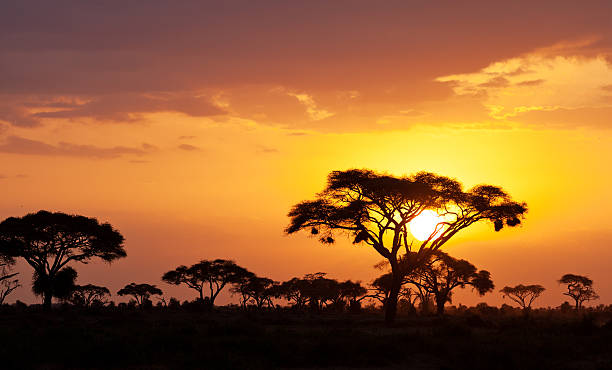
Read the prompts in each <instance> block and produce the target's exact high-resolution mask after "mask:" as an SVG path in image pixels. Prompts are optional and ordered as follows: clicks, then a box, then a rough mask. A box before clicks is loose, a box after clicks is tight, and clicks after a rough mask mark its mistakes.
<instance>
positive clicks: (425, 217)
mask: <svg viewBox="0 0 612 370" xmlns="http://www.w3.org/2000/svg"><path fill="white" fill-rule="evenodd" d="M440 221H441V219H440V217H439V216H438V215H437V214H436V213H435V212H434V211H430V210H428V209H426V210H425V211H423V212H421V214H420V215H418V216H417V217H415V218H414V219H413V220H412V221H410V223H409V225H410V232H411V233H412V235H414V237H415V238H416V239H418V240H420V241H424V240H427V239H428V238H429V237H430V236H431V233H433V232H434V230H435V228H436V225H437V224H438V223H439V222H440ZM438 234H439V232H438Z"/></svg>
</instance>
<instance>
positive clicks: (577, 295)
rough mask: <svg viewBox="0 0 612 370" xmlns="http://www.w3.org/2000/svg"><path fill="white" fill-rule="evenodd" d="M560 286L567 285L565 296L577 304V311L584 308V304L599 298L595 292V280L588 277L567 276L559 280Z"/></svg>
mask: <svg viewBox="0 0 612 370" xmlns="http://www.w3.org/2000/svg"><path fill="white" fill-rule="evenodd" d="M559 284H565V285H567V292H565V293H563V294H564V295H566V296H569V297H571V298H572V299H573V300H574V301H575V302H576V306H575V307H576V309H577V310H578V309H579V308H580V307H582V303H584V302H586V301H591V300H594V299H598V298H599V296H598V295H597V293H595V291H594V290H593V280H591V279H589V278H588V277H586V276H581V275H574V274H565V275H563V276H562V277H561V279H560V280H559Z"/></svg>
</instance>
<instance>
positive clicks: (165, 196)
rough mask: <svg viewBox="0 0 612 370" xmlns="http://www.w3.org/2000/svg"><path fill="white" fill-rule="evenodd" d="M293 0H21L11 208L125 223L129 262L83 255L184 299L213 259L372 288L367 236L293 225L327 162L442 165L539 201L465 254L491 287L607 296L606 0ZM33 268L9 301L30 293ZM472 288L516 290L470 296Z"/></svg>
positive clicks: (115, 278) (10, 67)
mask: <svg viewBox="0 0 612 370" xmlns="http://www.w3.org/2000/svg"><path fill="white" fill-rule="evenodd" d="M298 4H300V3H298V2H295V3H293V2H292V3H291V5H289V3H281V2H272V1H262V2H257V5H255V4H253V2H249V1H235V2H224V3H223V5H219V4H217V5H215V4H212V3H211V4H208V3H206V2H200V1H198V2H195V1H194V2H190V1H185V2H181V4H174V3H170V2H163V1H148V2H146V5H143V4H141V5H139V6H137V5H133V4H131V3H130V5H125V4H124V3H123V2H112V1H109V2H104V5H103V6H102V5H100V6H97V5H95V3H93V2H91V3H90V2H87V3H83V2H77V1H59V2H53V4H51V3H50V2H44V1H15V2H9V4H8V5H7V6H6V10H7V11H3V12H2V14H0V35H1V36H0V81H2V83H0V97H2V99H0V164H1V166H0V189H2V192H3V194H4V196H3V197H2V198H0V217H1V218H2V219H4V218H6V217H9V216H20V215H24V214H25V213H28V212H32V211H36V210H39V209H48V210H56V211H64V212H72V213H79V214H83V215H88V216H96V217H98V218H100V219H101V220H104V221H108V222H110V223H112V224H113V225H114V226H115V227H117V228H118V229H119V230H120V231H121V232H122V233H123V234H124V235H125V237H126V239H127V241H126V249H127V252H128V258H126V259H124V260H121V261H118V262H116V263H114V264H113V265H111V266H107V265H104V264H102V263H92V264H89V265H75V266H74V267H76V269H77V271H78V272H79V282H80V283H89V282H91V283H95V284H99V285H106V286H108V287H109V288H111V291H113V292H116V290H118V289H119V288H120V287H122V286H123V285H125V284H127V283H129V282H132V281H135V282H148V283H157V284H158V285H159V286H160V287H161V288H162V289H163V290H164V291H165V292H166V293H167V295H168V296H177V297H181V298H191V297H192V296H194V294H193V293H192V292H191V291H189V290H188V289H186V288H181V287H170V286H168V285H166V284H163V283H162V282H161V281H160V277H161V275H162V274H163V273H164V272H165V271H167V270H169V269H171V268H174V267H176V266H177V265H179V264H191V263H195V262H197V261H198V260H199V259H202V258H230V259H234V260H236V262H238V263H239V264H241V265H243V266H245V267H247V268H249V269H251V270H253V271H254V272H256V273H258V274H261V275H265V276H268V277H270V278H273V279H275V280H284V279H288V278H291V277H293V276H301V275H303V274H306V273H311V272H317V271H324V272H327V273H328V274H329V275H330V276H331V277H335V278H339V279H347V278H351V279H358V280H362V281H365V282H368V281H370V280H371V279H372V278H373V277H375V276H376V274H377V273H379V271H377V270H375V269H373V268H372V265H373V264H374V263H376V262H378V261H379V260H380V259H381V258H380V257H379V256H378V255H377V254H376V253H375V252H374V251H373V250H370V249H368V248H367V247H355V246H353V245H351V244H350V243H349V242H348V241H341V242H340V243H337V244H336V245H334V246H321V245H319V244H318V243H317V241H316V239H312V238H309V237H307V236H306V235H297V236H291V237H288V236H284V235H283V228H284V227H285V226H286V224H287V222H288V219H287V217H286V214H287V212H288V210H289V208H290V207H291V205H293V204H294V203H297V202H299V201H301V200H305V199H309V198H312V197H313V196H314V194H315V193H316V192H317V191H320V190H321V189H322V187H323V186H324V182H325V177H326V175H327V174H328V173H329V172H330V171H332V170H342V169H348V168H353V167H356V168H371V169H374V170H378V171H387V172H390V173H393V174H397V175H401V174H410V173H413V172H416V171H420V170H427V171H432V172H437V173H440V174H442V175H447V176H453V177H456V178H457V179H459V180H460V181H462V182H463V183H464V184H465V185H466V186H472V185H475V184H479V183H485V182H486V183H491V184H495V185H501V186H503V187H504V188H505V189H507V190H508V191H509V192H510V193H511V194H512V195H513V197H514V198H515V199H517V200H524V201H526V202H527V203H528V205H529V213H528V215H527V219H526V221H525V222H524V225H523V226H522V227H520V228H514V229H508V230H503V231H502V232H500V233H494V232H493V231H492V230H491V228H490V227H486V226H484V225H483V226H477V227H475V229H474V230H468V231H465V232H464V233H463V234H462V235H459V237H458V238H457V239H456V240H453V241H451V242H450V243H449V244H448V245H447V248H446V250H447V251H448V252H449V253H450V254H451V255H453V256H456V257H462V258H466V259H468V260H470V261H472V262H473V263H474V264H476V266H477V267H479V268H482V269H487V270H489V271H490V272H491V273H492V277H493V280H494V281H495V284H496V286H497V287H498V288H502V287H503V286H504V285H515V284H518V283H538V284H542V285H544V286H545V287H547V288H548V290H547V291H546V292H545V293H544V295H543V296H542V297H541V299H540V300H539V301H538V303H539V304H541V305H551V306H557V305H559V304H560V303H562V302H563V301H564V298H565V297H564V296H562V295H561V292H562V288H561V287H560V286H559V285H558V284H556V282H555V280H556V279H558V278H559V277H560V276H561V275H562V274H564V273H576V274H586V275H588V276H590V277H591V278H593V280H594V281H595V289H596V290H597V291H598V293H599V295H600V296H601V299H600V301H598V302H596V303H605V304H610V303H612V284H610V282H611V281H612V274H611V273H610V272H609V267H608V262H609V261H610V260H612V251H611V250H610V248H609V247H610V246H611V245H612V223H611V222H610V218H609V209H611V208H612V197H610V195H609V187H610V183H611V182H612V172H610V170H609V163H610V160H611V159H612V131H611V130H610V129H611V128H612V122H610V117H612V64H611V60H612V59H611V56H612V42H611V41H612V36H611V32H612V8H611V5H610V3H609V2H607V1H601V2H598V1H590V2H587V3H586V4H577V3H575V2H564V1H555V2H538V3H535V4H534V3H533V2H521V1H517V2H513V3H512V4H511V5H509V4H504V5H502V4H501V3H500V4H491V2H484V1H474V2H470V3H469V5H465V4H457V2H439V3H438V4H434V3H422V2H406V1H390V2H387V3H385V4H384V5H380V4H375V3H374V2H370V1H350V2H349V1H337V2H328V1H309V2H304V3H302V4H301V5H298ZM459 5H460V6H459ZM3 7H4V6H3ZM18 270H19V271H20V272H21V273H22V274H21V277H22V281H23V285H24V287H22V288H20V289H19V290H18V291H17V292H16V293H14V294H13V295H11V296H10V297H9V301H14V300H15V299H22V300H25V301H28V302H34V300H35V298H34V297H33V296H32V294H31V293H30V291H29V283H30V275H31V271H30V269H29V268H27V267H24V266H19V268H18ZM114 299H117V297H114ZM228 299H229V298H228V297H226V301H227V300H228ZM479 301H486V302H487V303H489V304H497V305H498V304H501V303H502V302H503V300H502V298H501V295H500V294H499V293H489V294H487V295H486V296H485V297H484V298H479V297H477V296H476V295H475V294H474V293H471V292H469V290H468V291H466V292H464V293H459V294H457V296H456V299H455V303H458V302H461V303H465V304H473V303H476V302H479Z"/></svg>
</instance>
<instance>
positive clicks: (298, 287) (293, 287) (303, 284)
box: [275, 277, 310, 309]
mask: <svg viewBox="0 0 612 370" xmlns="http://www.w3.org/2000/svg"><path fill="white" fill-rule="evenodd" d="M309 284H310V283H309V282H308V281H307V280H304V279H300V278H297V277H295V278H293V279H291V280H288V281H284V282H283V283H281V284H280V285H279V286H278V287H277V288H276V289H275V292H276V295H275V297H276V298H281V297H282V298H284V299H286V300H287V302H289V303H290V304H291V303H293V307H295V308H297V309H301V308H303V307H304V306H305V305H306V304H307V303H308V299H309V296H308V288H309Z"/></svg>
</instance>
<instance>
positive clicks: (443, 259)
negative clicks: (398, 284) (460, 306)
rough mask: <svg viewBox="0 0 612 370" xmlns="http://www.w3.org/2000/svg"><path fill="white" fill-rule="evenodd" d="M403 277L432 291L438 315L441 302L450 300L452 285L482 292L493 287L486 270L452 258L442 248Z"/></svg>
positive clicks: (440, 311)
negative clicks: (479, 269)
mask: <svg viewBox="0 0 612 370" xmlns="http://www.w3.org/2000/svg"><path fill="white" fill-rule="evenodd" d="M406 281H407V282H408V283H410V284H413V285H415V286H417V287H421V288H423V289H424V290H425V291H427V292H428V293H430V294H432V295H433V297H434V299H435V301H436V309H437V313H438V315H442V314H444V305H445V304H446V302H451V297H452V291H453V290H454V289H455V288H465V287H466V286H468V285H469V286H472V287H473V288H474V289H476V291H477V292H478V294H479V295H481V296H482V295H484V294H485V293H487V292H490V291H492V290H493V288H494V287H495V286H494V285H493V281H492V280H491V274H490V273H489V272H488V271H484V270H482V271H477V270H476V267H475V266H474V265H472V264H471V263H470V262H468V261H466V260H461V259H457V258H453V257H451V256H449V255H448V254H446V253H444V252H442V251H436V252H435V253H434V254H433V255H432V257H431V260H430V261H429V262H428V263H427V264H426V265H425V266H423V267H421V268H419V269H418V270H415V271H414V272H413V273H412V274H410V275H408V276H407V277H406Z"/></svg>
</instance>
